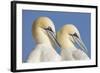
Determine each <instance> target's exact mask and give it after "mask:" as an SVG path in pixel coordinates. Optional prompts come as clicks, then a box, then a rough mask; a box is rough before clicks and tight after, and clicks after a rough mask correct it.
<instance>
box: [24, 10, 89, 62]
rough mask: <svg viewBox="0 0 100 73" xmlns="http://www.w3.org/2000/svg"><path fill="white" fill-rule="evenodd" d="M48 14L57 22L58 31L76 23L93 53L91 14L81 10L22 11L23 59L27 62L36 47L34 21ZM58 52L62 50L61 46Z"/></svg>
mask: <svg viewBox="0 0 100 73" xmlns="http://www.w3.org/2000/svg"><path fill="white" fill-rule="evenodd" d="M40 16H47V17H49V18H51V20H52V21H53V22H54V24H55V28H56V31H58V30H59V29H60V28H61V27H62V26H63V25H64V24H74V25H75V26H76V27H77V28H78V30H79V31H80V35H81V37H82V40H83V42H84V43H85V45H86V47H87V49H88V51H89V53H88V55H89V57H90V55H91V52H90V51H91V46H90V42H91V39H90V38H91V37H90V35H91V33H90V32H91V21H90V20H91V14H90V13H79V12H54V11H34V10H23V11H22V26H23V27H22V61H23V62H26V60H27V58H28V56H29V54H30V52H31V51H32V49H33V48H35V41H34V39H33V37H32V31H31V30H32V22H33V21H34V20H35V19H36V18H38V17H40ZM57 52H60V50H59V48H58V49H57Z"/></svg>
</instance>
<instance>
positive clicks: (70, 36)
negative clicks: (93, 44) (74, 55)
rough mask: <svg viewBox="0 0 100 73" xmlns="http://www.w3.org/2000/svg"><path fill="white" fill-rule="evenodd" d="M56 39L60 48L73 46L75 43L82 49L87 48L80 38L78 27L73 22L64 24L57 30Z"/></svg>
mask: <svg viewBox="0 0 100 73" xmlns="http://www.w3.org/2000/svg"><path fill="white" fill-rule="evenodd" d="M57 40H58V42H59V44H60V45H61V47H62V48H66V49H67V48H75V44H77V45H79V46H80V48H81V49H82V50H87V49H86V47H85V45H84V43H83V42H82V40H81V37H80V33H79V31H78V29H77V28H76V27H75V26H74V25H73V24H66V25H64V26H63V27H62V28H61V29H60V31H59V32H57Z"/></svg>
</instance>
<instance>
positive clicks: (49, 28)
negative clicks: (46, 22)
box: [44, 27, 53, 32]
mask: <svg viewBox="0 0 100 73" xmlns="http://www.w3.org/2000/svg"><path fill="white" fill-rule="evenodd" d="M44 29H45V30H49V31H51V32H53V30H52V29H51V27H48V28H44Z"/></svg>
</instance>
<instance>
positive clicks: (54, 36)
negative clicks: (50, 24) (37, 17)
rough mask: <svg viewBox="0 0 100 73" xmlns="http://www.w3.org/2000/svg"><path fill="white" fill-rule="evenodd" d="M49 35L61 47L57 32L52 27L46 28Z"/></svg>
mask: <svg viewBox="0 0 100 73" xmlns="http://www.w3.org/2000/svg"><path fill="white" fill-rule="evenodd" d="M46 31H47V33H48V35H49V36H50V38H51V39H52V40H53V41H54V43H55V45H56V46H58V47H60V44H59V43H58V41H57V39H56V34H55V32H53V31H52V30H51V29H49V30H48V29H46Z"/></svg>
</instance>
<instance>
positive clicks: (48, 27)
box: [32, 17, 57, 44]
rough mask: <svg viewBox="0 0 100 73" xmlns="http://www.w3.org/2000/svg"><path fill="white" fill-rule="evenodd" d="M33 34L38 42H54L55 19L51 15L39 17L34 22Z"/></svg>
mask: <svg viewBox="0 0 100 73" xmlns="http://www.w3.org/2000/svg"><path fill="white" fill-rule="evenodd" d="M32 34H33V37H34V38H35V41H36V43H46V44H54V43H55V42H56V43H57V41H56V38H55V37H56V32H55V26H54V23H53V21H52V20H51V19H50V18H49V17H39V18H37V19H36V20H35V21H34V22H33V26H32Z"/></svg>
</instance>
